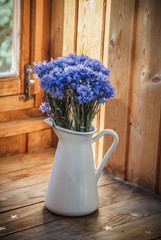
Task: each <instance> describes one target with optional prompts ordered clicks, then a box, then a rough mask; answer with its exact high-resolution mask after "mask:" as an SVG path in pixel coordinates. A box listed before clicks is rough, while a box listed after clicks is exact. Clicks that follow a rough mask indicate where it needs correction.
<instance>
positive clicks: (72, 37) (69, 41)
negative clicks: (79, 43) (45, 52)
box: [62, 0, 78, 56]
mask: <svg viewBox="0 0 161 240" xmlns="http://www.w3.org/2000/svg"><path fill="white" fill-rule="evenodd" d="M77 5H78V1H77V0H65V1H64V21H63V22H64V26H63V50H62V55H63V56H66V55H68V54H70V53H75V41H76V32H75V31H77V15H78V12H77V11H78V6H77Z"/></svg>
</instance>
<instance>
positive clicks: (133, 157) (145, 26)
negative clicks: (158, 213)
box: [128, 0, 161, 191]
mask: <svg viewBox="0 0 161 240" xmlns="http://www.w3.org/2000/svg"><path fill="white" fill-rule="evenodd" d="M160 11H161V2H160V1H157V0H154V1H139V5H138V16H137V26H136V41H135V59H134V71H133V88H132V105H131V116H130V139H129V155H128V161H129V162H128V180H129V181H131V182H133V183H135V184H138V185H139V186H141V187H143V188H146V189H149V190H150V191H155V186H156V181H158V179H156V175H157V168H158V167H159V166H158V164H159V161H157V158H158V147H160V146H158V143H159V128H160V116H161V115H160V113H161V69H160V65H161V60H160V55H161V48H160V41H161V31H160V28H161V15H160Z"/></svg>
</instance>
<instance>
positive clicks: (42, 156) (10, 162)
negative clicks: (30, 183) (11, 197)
mask: <svg viewBox="0 0 161 240" xmlns="http://www.w3.org/2000/svg"><path fill="white" fill-rule="evenodd" d="M54 154H55V149H53V148H52V149H47V150H46V149H45V150H42V151H40V152H35V153H25V154H20V155H17V156H12V157H8V158H7V157H4V158H1V160H0V165H1V168H0V174H4V175H6V178H7V174H8V173H10V172H12V173H14V172H15V176H16V172H17V171H19V170H24V171H25V170H26V171H29V169H30V168H34V167H38V166H40V165H42V164H44V163H45V162H46V163H47V164H49V163H50V162H51V161H53V159H54ZM29 162H30V164H29ZM17 173H18V172H17ZM18 175H19V173H18ZM9 176H10V175H9ZM22 176H23V174H22ZM11 180H12V179H11ZM13 180H15V179H14V178H13Z"/></svg>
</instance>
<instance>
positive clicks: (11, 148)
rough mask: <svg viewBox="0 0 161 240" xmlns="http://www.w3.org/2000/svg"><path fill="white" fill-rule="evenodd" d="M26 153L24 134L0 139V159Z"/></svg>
mask: <svg viewBox="0 0 161 240" xmlns="http://www.w3.org/2000/svg"><path fill="white" fill-rule="evenodd" d="M25 152H26V134H22V135H18V136H12V137H6V138H0V157H4V156H9V155H14V154H20V153H25Z"/></svg>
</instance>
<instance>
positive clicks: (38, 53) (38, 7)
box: [31, 0, 48, 94]
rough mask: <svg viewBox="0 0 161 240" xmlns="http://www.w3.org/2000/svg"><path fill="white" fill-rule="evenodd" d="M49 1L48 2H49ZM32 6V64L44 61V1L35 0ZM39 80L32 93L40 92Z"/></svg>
mask: <svg viewBox="0 0 161 240" xmlns="http://www.w3.org/2000/svg"><path fill="white" fill-rule="evenodd" d="M47 1H48V0H47ZM31 3H32V5H31V9H32V10H31V62H36V63H37V62H39V61H43V60H44V59H43V51H44V50H43V34H45V33H44V32H43V30H44V29H43V20H44V18H43V13H44V11H45V10H44V0H33V1H32V2H31ZM39 80H40V79H39V78H36V79H35V83H34V84H33V85H32V93H33V94H38V93H39V92H40V86H39Z"/></svg>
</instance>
